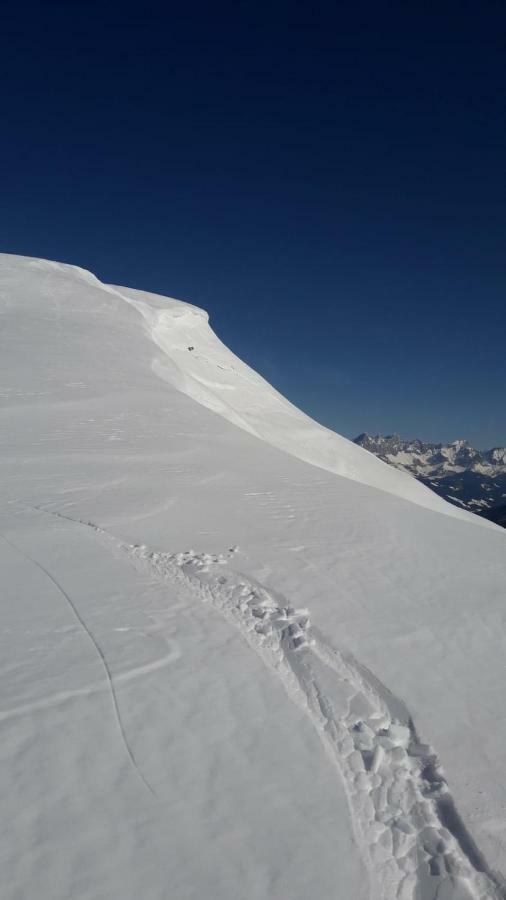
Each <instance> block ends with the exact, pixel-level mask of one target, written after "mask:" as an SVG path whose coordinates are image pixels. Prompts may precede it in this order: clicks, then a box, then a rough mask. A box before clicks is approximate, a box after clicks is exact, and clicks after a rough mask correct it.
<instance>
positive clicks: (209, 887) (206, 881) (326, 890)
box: [0, 256, 506, 900]
mask: <svg viewBox="0 0 506 900" xmlns="http://www.w3.org/2000/svg"><path fill="white" fill-rule="evenodd" d="M127 301H128V302H127ZM162 314H164V315H162ZM160 321H161V325H160ZM189 346H193V347H194V350H188V347H189ZM220 366H223V368H219V367H220ZM237 373H239V374H237ZM209 382H211V384H210V383H209ZM217 385H219V387H217ZM239 385H240V386H239ZM0 400H1V405H0V460H1V468H0V498H1V506H0V573H1V583H2V597H1V603H0V616H1V625H2V627H1V631H0V649H1V653H0V674H1V681H0V684H1V701H0V728H1V732H2V733H1V741H0V747H1V753H2V763H3V764H2V767H1V768H0V791H1V796H2V814H3V815H2V818H1V822H2V825H1V831H0V846H1V850H2V898H3V897H5V898H6V900H14V898H20V897H23V898H25V897H29V898H32V897H37V900H68V898H69V897H72V900H99V898H100V900H104V898H107V900H138V898H139V897H141V896H142V897H143V898H145V900H162V898H163V900H166V898H167V897H171V898H172V897H174V898H177V900H201V898H204V897H205V898H206V900H218V898H219V900H238V898H240V900H265V898H276V900H278V898H279V900H281V898H283V900H284V898H290V900H306V898H307V897H309V896H311V897H315V898H318V900H327V898H329V900H330V898H332V900H351V898H353V900H370V898H375V900H391V898H399V900H409V898H414V897H417V898H423V900H427V898H428V900H436V898H439V900H441V898H451V900H466V898H467V900H468V898H474V897H483V898H485V897H490V898H497V897H501V896H503V895H504V888H503V886H502V885H503V884H504V882H503V880H502V876H501V874H500V869H503V870H504V868H505V867H504V860H505V858H506V814H505V810H506V779H505V760H504V752H503V748H504V745H505V742H506V717H505V716H504V713H503V705H504V702H503V694H504V626H505V620H504V585H505V583H506V558H505V553H504V550H505V542H504V537H505V535H504V532H503V531H502V530H500V529H499V528H495V527H492V526H490V527H482V524H481V523H480V520H478V519H476V517H474V516H471V515H468V514H465V513H462V518H461V519H460V520H459V518H458V517H457V516H458V513H459V511H458V510H454V509H452V508H451V507H448V505H447V504H444V503H443V501H437V502H438V509H437V510H436V509H430V508H428V507H427V506H426V505H424V503H425V498H426V493H425V491H424V489H423V488H422V487H421V486H419V485H417V483H416V481H414V480H412V479H410V478H409V476H402V477H401V476H400V475H399V473H396V472H395V471H393V470H391V469H389V468H388V467H387V466H385V465H384V464H382V463H380V462H379V461H376V460H374V457H371V458H370V459H369V455H368V454H367V453H366V452H365V451H362V450H359V449H358V448H353V446H352V445H349V443H348V442H346V441H344V439H339V438H338V437H337V436H332V435H331V433H330V432H326V431H325V430H324V429H320V427H319V426H317V425H315V424H314V423H311V421H310V420H309V419H307V417H305V416H303V415H302V414H300V413H298V412H297V411H296V410H295V409H294V408H293V407H291V406H290V405H289V404H288V403H286V401H284V400H283V399H282V398H280V397H279V395H277V394H276V393H275V392H274V391H273V390H272V389H271V388H269V386H268V385H266V384H265V382H264V381H263V380H262V379H260V378H259V376H257V375H255V373H253V372H251V370H249V369H247V367H243V366H242V364H241V363H240V362H239V361H238V360H236V358H235V357H233V356H232V355H229V353H228V351H226V349H225V348H222V345H221V344H220V343H219V342H218V341H217V339H216V338H215V337H214V336H213V335H212V332H210V331H209V327H208V325H207V321H206V317H205V314H202V313H199V312H197V311H195V310H194V308H191V307H188V306H187V305H185V304H180V303H177V302H176V301H170V300H163V299H162V298H159V297H158V298H156V297H155V298H154V297H152V295H149V294H142V293H139V292H132V293H131V292H130V291H127V290H126V289H121V288H119V289H117V288H110V287H108V286H104V285H102V284H101V283H100V282H99V281H98V280H97V279H96V278H94V276H92V275H90V274H89V273H86V272H83V271H82V270H80V269H75V268H73V267H70V266H63V265H58V264H56V263H49V262H45V261H41V260H31V259H25V258H20V257H12V256H4V257H0ZM196 401H198V402H196ZM290 423H291V424H290ZM238 425H240V427H237V426H238ZM290 435H291V437H290ZM285 445H286V451H288V452H285ZM350 446H351V449H350ZM302 456H304V457H305V458H306V460H310V462H312V463H313V464H310V463H309V462H308V461H304V460H303V459H302V458H301V457H302ZM364 459H365V460H367V463H366V464H364V466H363V465H362V462H363V460H364ZM370 460H372V463H371V462H370ZM339 468H340V471H341V473H342V474H337V469H339ZM385 473H388V474H385ZM343 474H344V475H345V477H343ZM351 476H353V477H351ZM383 476H384V478H383ZM374 479H376V480H377V481H376V482H375V483H374V484H373V483H372V482H373V480H374ZM406 485H409V489H408V488H405V486H406ZM413 485H414V487H413ZM378 488H381V489H378ZM405 490H406V491H407V494H406V493H404V492H405ZM411 491H413V493H412V494H411ZM401 495H402V496H401ZM429 496H431V495H429ZM431 501H432V497H431ZM441 513H451V514H441Z"/></svg>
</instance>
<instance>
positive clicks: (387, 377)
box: [0, 0, 506, 447]
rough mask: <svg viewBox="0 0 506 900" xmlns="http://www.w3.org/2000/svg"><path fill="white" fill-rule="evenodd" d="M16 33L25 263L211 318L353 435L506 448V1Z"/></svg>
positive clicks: (126, 9) (10, 202)
mask: <svg viewBox="0 0 506 900" xmlns="http://www.w3.org/2000/svg"><path fill="white" fill-rule="evenodd" d="M183 7H184V9H183ZM2 15H3V22H2V36H1V37H0V70H1V95H2V105H1V120H0V123H1V124H0V129H1V140H0V173H1V196H0V243H1V249H2V250H5V251H8V252H14V253H23V254H27V255H32V256H42V257H48V258H51V259H58V260H63V261H68V262H72V263H75V264H78V265H81V266H85V267H86V268H89V269H91V270H93V271H94V272H95V273H96V274H97V275H98V276H99V277H100V278H101V279H102V280H106V281H111V282H115V283H120V284H121V283H123V284H127V285H131V286H133V287H139V288H145V289H150V290H154V291H157V292H159V293H164V294H169V295H172V296H175V297H180V298H182V299H187V300H189V301H190V302H193V303H196V304H198V305H201V306H204V307H205V308H206V309H208V310H209V312H210V314H211V320H212V324H213V325H214V327H215V330H216V331H217V332H218V333H219V335H220V336H221V337H222V339H223V340H224V341H225V342H226V343H228V344H229V345H230V346H231V347H232V348H233V349H234V350H235V351H236V352H237V353H238V354H239V355H241V356H242V357H243V358H244V359H245V360H247V361H248V362H249V363H250V364H252V365H253V366H254V367H255V368H257V369H258V370H259V371H260V372H262V373H263V374H264V375H265V376H266V377H267V378H268V379H269V380H270V381H272V382H273V383H274V384H275V385H276V386H277V387H278V388H279V389H280V390H282V391H283V392H284V393H285V394H287V395H288V396H289V397H290V399H291V400H293V401H294V402H295V403H297V404H298V405H300V406H302V407H303V408H304V409H306V410H307V411H308V412H310V413H311V414H313V415H314V416H315V417H316V418H318V419H320V420H321V421H322V422H324V423H326V424H328V425H330V426H331V427H334V428H335V429H336V430H338V431H340V432H341V433H343V434H346V435H348V436H354V435H355V434H357V433H358V432H360V431H371V432H376V431H379V432H383V433H385V432H390V431H394V430H395V431H399V432H400V433H401V434H402V435H404V436H406V437H412V436H418V437H421V438H425V439H434V440H438V439H441V440H447V439H449V440H451V439H455V438H457V437H467V438H468V439H470V440H471V441H473V442H474V443H475V444H476V445H477V446H481V447H485V446H490V445H494V444H495V445H497V444H506V414H505V387H506V347H505V344H506V340H505V338H506V312H505V307H506V303H505V301H506V253H505V249H506V247H505V245H506V6H505V5H504V3H503V2H487V0H484V2H481V3H476V2H472V3H471V2H468V3H465V2H461V3H453V2H443V3H439V4H436V3H434V4H411V3H405V2H402V3H398V2H391V3H378V2H367V3H360V2H357V3H343V4H341V3H338V2H332V3H318V2H317V3H315V4H310V3H301V4H298V3H294V2H293V0H291V2H289V3H278V2H275V0H273V2H270V3H263V2H257V3H253V2H249V3H245V2H235V3H219V2H218V3H216V4H212V3H205V4H191V3H188V4H182V3H179V4H173V3H170V2H169V3H165V4H151V3H149V2H147V3H143V4H137V5H136V7H130V6H129V5H128V3H121V4H119V3H102V4H100V5H99V4H95V3H93V2H91V3H86V4H79V5H77V4H73V3H61V4H54V3H50V2H49V3H45V4H39V11H38V12H37V7H35V6H33V7H32V6H31V4H30V3H28V4H25V5H24V6H22V7H21V6H19V7H17V8H16V9H11V10H9V9H5V8H4V10H3V13H2Z"/></svg>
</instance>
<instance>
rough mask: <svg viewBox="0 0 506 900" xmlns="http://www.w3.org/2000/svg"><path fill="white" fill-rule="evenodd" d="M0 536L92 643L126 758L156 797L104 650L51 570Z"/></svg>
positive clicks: (1, 534)
mask: <svg viewBox="0 0 506 900" xmlns="http://www.w3.org/2000/svg"><path fill="white" fill-rule="evenodd" d="M0 538H1V539H2V540H3V541H4V542H5V543H6V544H7V545H8V546H9V547H10V548H11V549H12V550H14V551H15V552H17V553H19V555H20V556H22V557H23V558H24V559H26V560H28V562H31V563H32V564H33V565H34V566H36V567H37V569H39V570H40V571H41V572H43V574H44V575H45V576H46V577H47V578H49V580H50V581H51V582H52V584H53V585H54V586H55V588H56V589H57V591H58V592H59V593H60V594H61V596H62V597H63V598H64V600H65V601H66V603H67V605H68V606H69V608H70V609H71V611H72V613H73V615H74V618H75V619H76V620H77V622H78V623H79V625H80V626H81V628H82V630H83V631H84V633H85V634H86V635H87V637H88V639H89V641H90V642H91V644H92V645H93V647H94V648H95V652H96V654H97V656H98V658H99V660H100V663H101V665H102V668H103V670H104V673H105V677H106V679H107V684H108V687H109V693H110V696H111V700H112V705H113V709H114V715H115V719H116V723H117V726H118V730H119V733H120V735H121V740H122V743H123V746H124V748H125V750H126V753H127V756H128V758H129V760H130V763H131V765H132V766H133V768H134V769H135V771H136V773H137V775H138V777H139V778H140V779H141V781H142V783H143V784H144V787H146V788H147V790H148V791H149V792H150V794H152V795H153V796H154V797H156V793H155V791H154V789H153V787H152V786H151V784H150V783H149V781H148V780H147V778H146V777H145V775H144V774H143V773H142V771H141V769H140V768H139V765H138V763H137V760H136V759H135V755H134V752H133V750H132V748H131V746H130V744H129V742H128V738H127V735H126V731H125V727H124V725H123V720H122V718H121V713H120V709H119V703H118V698H117V695H116V690H115V687H114V681H113V678H112V674H111V670H110V669H109V664H108V662H107V659H106V657H105V654H104V652H103V650H102V648H101V646H100V644H99V643H98V641H97V640H96V638H95V636H94V635H93V633H92V631H91V630H90V629H89V628H88V626H87V624H86V622H85V621H84V619H83V618H82V616H81V614H80V612H79V610H78V609H77V607H76V605H75V604H74V602H73V601H72V600H71V598H70V596H69V595H68V593H67V591H66V590H65V588H63V587H62V585H61V584H60V583H59V582H58V581H57V580H56V578H54V576H53V575H51V572H49V571H48V569H46V567H45V566H43V565H42V563H40V562H39V561H38V560H36V559H34V557H33V556H30V554H29V553H26V552H25V551H24V550H22V549H21V547H18V546H17V544H15V543H14V541H11V540H9V538H7V537H6V536H5V535H4V534H3V533H1V532H0Z"/></svg>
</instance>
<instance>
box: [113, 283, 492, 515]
mask: <svg viewBox="0 0 506 900" xmlns="http://www.w3.org/2000/svg"><path fill="white" fill-rule="evenodd" d="M114 289H115V290H117V291H118V293H119V294H120V295H121V296H123V297H125V298H126V299H128V300H129V301H130V302H131V303H132V304H133V305H134V306H135V308H136V309H138V310H139V312H140V313H141V314H142V316H143V317H144V319H145V322H146V325H147V327H148V329H149V333H150V334H151V335H152V337H153V340H154V341H155V343H156V344H157V345H158V346H159V347H160V349H161V350H162V351H163V354H164V355H163V356H162V357H159V358H158V359H157V360H156V361H155V362H154V370H155V371H156V372H157V374H159V375H160V377H161V378H164V379H165V380H166V381H168V382H170V383H171V384H173V385H174V386H175V387H177V388H178V390H181V391H183V392H184V393H186V394H188V395H189V396H190V397H192V398H193V399H194V400H197V402H198V403H202V404H203V405H204V406H207V407H208V408H209V409H211V410H213V411H214V412H217V413H219V414H220V415H222V416H224V417H225V418H226V419H228V420H229V421H230V422H233V423H234V425H238V426H239V427H241V428H244V429H245V430H246V431H249V432H250V433H251V434H254V435H256V436H257V437H259V438H261V439H262V440H264V441H267V442H268V443H269V444H272V445H273V446H274V447H279V449H281V450H284V451H285V452H287V453H291V454H292V455H293V456H296V457H298V458H299V459H302V460H304V461H305V462H309V463H311V464H312V465H316V466H319V467H320V468H322V469H327V470H328V471H329V472H335V473H336V474H337V475H342V476H343V477H345V478H351V479H353V480H354V481H361V482H362V483H363V484H369V485H371V486H373V487H377V488H380V489H381V490H384V491H388V492H389V493H392V494H396V495H397V496H399V497H403V498H404V499H406V500H411V501H413V502H414V503H418V504H419V505H420V506H425V507H427V508H428V509H433V510H437V511H438V512H442V513H445V514H446V515H450V516H456V517H457V518H464V519H465V518H468V519H469V515H468V513H467V512H466V511H463V510H459V509H456V508H455V507H454V506H452V505H451V504H449V503H447V502H446V501H445V500H442V499H441V498H440V497H438V496H437V495H436V494H434V492H433V491H431V490H429V489H428V488H426V487H425V486H424V485H422V484H420V483H419V482H417V481H416V479H414V478H412V477H411V476H410V475H409V474H407V473H404V472H400V471H396V470H394V469H392V468H391V467H389V466H388V465H386V464H385V463H383V461H382V460H379V459H377V457H375V456H373V455H372V454H371V453H367V452H365V451H364V450H363V449H362V448H361V447H357V445H356V444H354V443H353V442H352V441H349V440H347V439H346V438H344V437H342V436H341V435H339V434H336V433H335V432H334V431H330V430H329V429H328V428H325V427H324V426H322V425H319V424H318V423H317V422H315V421H314V420H313V419H311V418H310V417H309V416H307V415H306V414H305V413H303V412H301V410H299V409H298V408H297V407H296V406H294V405H293V404H292V403H290V402H289V401H288V400H287V399H286V398H285V397H283V396H282V395H281V394H280V393H279V392H278V391H276V390H275V389H274V388H273V387H272V386H271V385H270V384H269V383H268V382H267V381H265V379H264V378H262V377H261V376H260V375H259V374H258V373H257V372H255V371H254V370H253V369H251V368H250V367H249V366H247V365H246V364H245V363H244V362H242V360H240V359H239V358H238V357H237V356H235V354H234V353H232V352H231V351H230V350H229V349H228V347H226V346H225V345H224V344H223V343H222V342H221V341H220V340H219V338H218V337H217V336H216V335H215V334H214V332H213V331H212V329H211V328H210V326H209V322H208V315H207V313H206V312H204V310H201V309H199V308H198V307H196V306H192V305H190V304H189V303H184V302H181V301H178V300H173V299H170V298H165V297H161V296H159V295H157V294H150V293H147V292H144V291H137V290H132V289H131V288H124V287H118V288H114ZM190 347H191V348H192V349H191V350H190V349H189V348H190ZM473 521H474V522H476V519H473ZM480 524H484V525H485V526H487V524H488V523H486V522H482V521H480ZM492 527H493V526H492Z"/></svg>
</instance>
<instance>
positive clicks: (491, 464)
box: [355, 433, 506, 514]
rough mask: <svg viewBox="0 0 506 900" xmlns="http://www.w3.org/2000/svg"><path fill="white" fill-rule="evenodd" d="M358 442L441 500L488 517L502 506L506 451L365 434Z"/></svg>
mask: <svg viewBox="0 0 506 900" xmlns="http://www.w3.org/2000/svg"><path fill="white" fill-rule="evenodd" d="M355 442H356V443H357V444H358V445H359V446H361V447H364V448H365V449H366V450H369V452H371V453H374V454H376V455H377V456H378V457H379V458H380V459H383V460H384V461H385V462H387V463H389V464H390V465H391V466H394V467H395V468H396V469H398V470H400V471H404V472H410V473H411V474H412V475H415V477H417V478H419V479H420V480H421V481H422V482H423V483H425V484H427V485H429V486H430V487H431V488H433V489H434V490H435V491H437V492H438V493H439V494H440V496H443V497H445V498H446V499H449V500H451V502H452V503H458V504H460V505H461V506H462V507H463V508H467V509H470V510H473V511H474V512H481V513H483V514H488V510H491V509H493V508H494V507H495V505H496V504H501V503H502V502H503V498H504V495H505V493H504V492H505V491H506V448H504V447H494V448H493V449H492V450H476V449H475V448H474V447H472V446H471V444H470V443H469V441H466V440H457V441H452V442H451V443H450V444H431V443H424V442H423V441H420V440H402V438H400V437H399V435H397V434H394V435H386V436H385V437H382V436H381V435H376V436H375V437H371V436H370V435H368V434H366V433H363V434H360V435H359V436H358V437H357V438H355Z"/></svg>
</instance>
